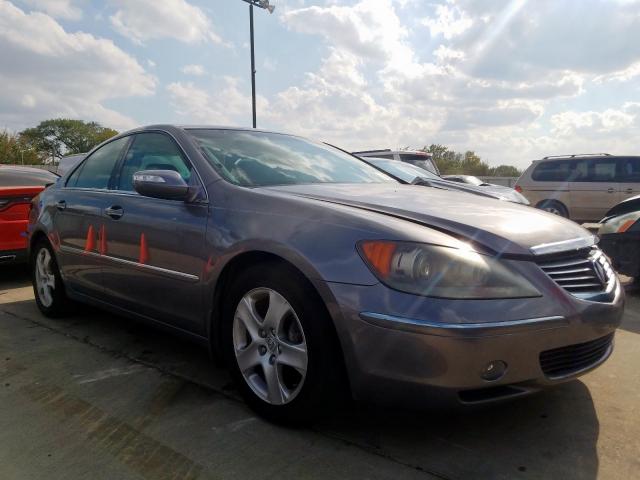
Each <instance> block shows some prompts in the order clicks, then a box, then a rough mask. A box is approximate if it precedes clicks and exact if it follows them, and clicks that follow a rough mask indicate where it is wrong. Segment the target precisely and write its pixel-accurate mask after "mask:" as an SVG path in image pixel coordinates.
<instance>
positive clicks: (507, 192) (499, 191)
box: [479, 183, 529, 205]
mask: <svg viewBox="0 0 640 480" xmlns="http://www.w3.org/2000/svg"><path fill="white" fill-rule="evenodd" d="M479 188H482V189H484V190H486V191H488V192H491V193H493V194H494V195H499V196H501V197H503V198H504V199H505V200H508V201H510V202H515V203H522V204H524V205H529V200H527V199H526V198H525V197H524V195H522V194H520V193H518V192H516V191H515V190H514V189H513V188H510V187H505V186H503V185H494V184H493V183H491V184H489V185H484V186H482V187H479Z"/></svg>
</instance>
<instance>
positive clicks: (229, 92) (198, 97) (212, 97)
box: [166, 76, 267, 125]
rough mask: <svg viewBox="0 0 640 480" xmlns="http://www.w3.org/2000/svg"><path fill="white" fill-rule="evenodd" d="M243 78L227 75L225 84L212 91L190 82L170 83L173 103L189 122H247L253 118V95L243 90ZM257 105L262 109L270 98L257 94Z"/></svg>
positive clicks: (234, 123)
mask: <svg viewBox="0 0 640 480" xmlns="http://www.w3.org/2000/svg"><path fill="white" fill-rule="evenodd" d="M240 83H241V81H240V80H239V79H238V78H235V77H228V76H227V77H224V78H223V85H222V87H221V88H217V89H216V90H215V91H213V92H210V91H208V90H205V89H203V88H199V87H196V86H195V85H194V84H193V83H191V82H174V83H171V84H169V85H167V88H166V89H167V92H168V93H169V96H170V98H171V105H172V106H173V107H174V109H175V111H176V113H177V114H178V115H179V116H181V117H182V118H183V119H184V121H185V122H186V123H191V124H193V123H203V124H211V125H247V124H248V123H249V122H248V121H247V120H245V119H250V118H251V97H250V96H247V95H246V94H245V93H244V92H242V91H241V90H240ZM256 102H257V105H258V108H259V109H260V110H261V111H262V110H264V109H266V107H267V101H266V100H265V99H264V98H262V97H260V96H258V98H257V100H256Z"/></svg>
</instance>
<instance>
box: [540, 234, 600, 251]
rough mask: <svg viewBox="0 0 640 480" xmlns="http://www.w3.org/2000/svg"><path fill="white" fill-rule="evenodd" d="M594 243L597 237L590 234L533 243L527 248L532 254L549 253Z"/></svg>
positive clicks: (576, 248) (584, 246)
mask: <svg viewBox="0 0 640 480" xmlns="http://www.w3.org/2000/svg"><path fill="white" fill-rule="evenodd" d="M596 243H598V238H597V237H596V236H595V235H590V236H588V237H578V238H571V239H569V240H562V241H560V242H551V243H541V244H540V245H534V246H533V247H531V248H529V250H530V251H531V253H533V254H534V255H548V254H550V253H560V252H566V251H568V250H578V249H581V248H588V247H593V246H594V245H595V244H596Z"/></svg>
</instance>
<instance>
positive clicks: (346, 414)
mask: <svg viewBox="0 0 640 480" xmlns="http://www.w3.org/2000/svg"><path fill="white" fill-rule="evenodd" d="M11 270H12V272H11V273H10V274H9V275H1V276H0V293H4V292H6V291H7V290H8V289H15V288H20V287H28V286H29V285H30V280H29V276H28V274H27V273H26V270H24V269H22V270H21V269H19V268H15V269H13V268H12V269H11ZM3 273H6V270H5V271H4V272H3ZM0 302H3V303H2V304H1V305H0V309H1V310H3V311H5V312H9V313H11V314H12V315H14V316H17V317H20V318H24V319H25V321H32V322H35V323H38V324H40V325H43V326H46V327H47V328H50V329H52V330H55V331H56V332H59V333H61V334H64V335H66V336H68V337H72V338H74V339H77V340H78V341H81V342H83V343H86V344H90V345H93V346H95V347H96V348H99V349H101V350H102V351H103V352H108V353H111V354H113V355H114V356H119V357H126V358H128V359H129V360H131V361H134V362H140V363H143V364H145V365H148V366H151V367H153V368H157V369H158V370H160V371H162V372H164V373H167V374H170V375H175V376H177V377H180V378H181V379H183V380H186V381H188V382H191V383H194V384H196V385H197V386H198V388H203V389H205V390H209V391H211V390H214V391H216V392H219V393H223V394H224V395H226V396H227V397H229V398H232V399H237V393H236V391H235V389H234V388H233V386H232V385H231V383H230V381H229V376H228V374H227V373H226V371H225V369H224V368H223V367H222V366H220V365H218V364H216V363H214V362H212V361H211V359H210V358H209V355H208V352H207V351H206V349H204V348H194V345H193V343H191V342H189V341H186V340H183V339H181V338H178V337H175V336H173V335H170V334H168V333H165V332H163V331H160V330H157V329H155V328H152V327H150V326H147V325H145V324H141V323H138V322H132V321H131V320H129V319H126V318H123V317H118V316H115V315H112V314H110V313H105V312H103V311H100V310H96V309H91V308H87V307H80V309H79V310H78V312H77V313H76V314H74V315H72V316H71V317H69V318H65V319H60V320H50V319H46V318H44V317H43V316H42V315H40V314H39V312H38V311H37V308H36V306H35V302H34V301H33V300H30V299H29V300H20V301H9V302H6V300H3V298H2V296H0ZM638 304H639V305H640V299H638ZM201 398H202V399H203V400H202V401H206V400H205V399H206V398H208V396H206V395H203V396H202V397H201ZM238 401H239V400H238ZM194 428H195V426H194ZM312 430H313V431H314V432H316V433H317V434H319V435H323V436H325V437H330V438H334V439H338V440H339V441H341V442H345V443H348V444H350V445H355V446H357V447H358V448H361V449H363V450H366V451H369V452H371V453H373V454H375V455H379V456H383V457H387V458H389V459H393V460H394V461H396V462H400V463H402V464H404V465H407V466H409V467H413V468H415V469H417V470H422V471H425V472H430V473H433V474H435V475H437V476H440V477H442V478H573V479H594V478H596V477H597V473H598V455H597V450H596V445H597V442H598V435H599V422H598V417H597V413H596V411H595V407H594V404H593V400H592V397H591V394H590V392H589V390H588V388H587V387H586V386H585V385H584V384H583V383H582V382H580V381H573V382H569V383H566V384H563V385H561V386H558V387H556V388H553V389H550V390H547V391H543V392H541V393H539V394H536V395H534V396H531V397H527V398H521V399H519V400H515V401H512V402H508V403H504V404H499V405H493V406H487V407H483V408H476V409H473V410H463V411H442V410H431V411H421V412H408V411H397V410H390V409H382V408H379V407H375V406H371V405H363V404H358V405H351V406H349V407H347V408H345V409H343V410H342V411H339V412H335V413H334V414H333V415H331V416H330V417H329V418H327V419H325V420H322V421H319V422H317V423H316V424H315V425H314V426H313V427H312ZM299 454H300V455H303V454H304V452H299Z"/></svg>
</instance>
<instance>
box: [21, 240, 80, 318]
mask: <svg viewBox="0 0 640 480" xmlns="http://www.w3.org/2000/svg"><path fill="white" fill-rule="evenodd" d="M31 283H32V284H33V293H34V295H35V299H36V304H37V305H38V309H39V310H40V311H41V312H42V313H43V314H44V315H45V316H47V317H54V318H55V317H62V316H65V315H66V314H68V313H69V312H70V311H71V308H72V302H71V300H69V298H68V297H67V294H66V293H65V289H64V284H63V283H62V277H61V275H60V269H59V268H58V263H57V262H56V257H55V255H54V253H53V249H52V248H51V245H50V244H49V242H47V241H46V240H44V239H43V240H39V241H38V242H37V243H36V245H35V247H34V249H33V253H32V256H31Z"/></svg>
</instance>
